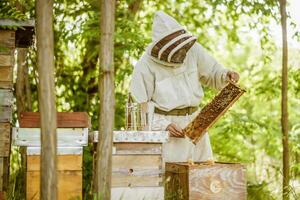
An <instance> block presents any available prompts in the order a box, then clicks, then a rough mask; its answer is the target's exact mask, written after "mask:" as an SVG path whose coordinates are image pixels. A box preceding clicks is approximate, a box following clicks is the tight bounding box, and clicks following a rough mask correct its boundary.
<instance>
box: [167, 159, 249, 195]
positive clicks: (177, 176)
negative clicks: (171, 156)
mask: <svg viewBox="0 0 300 200" xmlns="http://www.w3.org/2000/svg"><path fill="white" fill-rule="evenodd" d="M246 198H247V184H246V168H245V166H244V165H242V164H238V163H222V162H216V163H214V164H212V163H194V164H193V165H191V164H189V163H166V172H165V199H166V200H229V199H230V200H246Z"/></svg>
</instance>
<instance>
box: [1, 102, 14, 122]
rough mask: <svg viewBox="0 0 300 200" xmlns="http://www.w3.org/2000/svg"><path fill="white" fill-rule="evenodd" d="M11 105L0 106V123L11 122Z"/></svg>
mask: <svg viewBox="0 0 300 200" xmlns="http://www.w3.org/2000/svg"><path fill="white" fill-rule="evenodd" d="M12 113H13V110H12V107H9V106H0V123H1V122H11V120H12Z"/></svg>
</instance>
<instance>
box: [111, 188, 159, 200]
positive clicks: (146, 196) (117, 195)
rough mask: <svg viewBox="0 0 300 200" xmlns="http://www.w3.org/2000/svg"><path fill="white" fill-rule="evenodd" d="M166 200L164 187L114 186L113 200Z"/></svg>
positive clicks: (112, 189)
mask: <svg viewBox="0 0 300 200" xmlns="http://www.w3.org/2000/svg"><path fill="white" fill-rule="evenodd" d="M120 199H122V200H164V187H113V188H111V200H120Z"/></svg>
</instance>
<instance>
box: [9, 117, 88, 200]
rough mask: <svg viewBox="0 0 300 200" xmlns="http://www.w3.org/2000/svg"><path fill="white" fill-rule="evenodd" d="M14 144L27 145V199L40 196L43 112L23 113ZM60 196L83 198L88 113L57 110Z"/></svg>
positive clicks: (61, 197)
mask: <svg viewBox="0 0 300 200" xmlns="http://www.w3.org/2000/svg"><path fill="white" fill-rule="evenodd" d="M20 127H21V128H14V129H13V139H14V144H15V145H17V146H25V147H27V171H26V199H28V200H29V199H30V200H38V199H40V194H39V191H40V150H41V144H40V134H41V132H40V128H39V127H40V115H39V113H31V112H29V113H22V114H21V120H20ZM57 127H58V128H57V179H58V186H57V188H58V199H59V200H65V199H82V153H83V146H86V145H87V144H88V128H89V127H90V119H89V117H88V115H87V113H83V112H77V113H57Z"/></svg>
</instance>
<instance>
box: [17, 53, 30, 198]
mask: <svg viewBox="0 0 300 200" xmlns="http://www.w3.org/2000/svg"><path fill="white" fill-rule="evenodd" d="M17 52H18V54H17V79H16V101H17V116H18V120H19V121H20V119H21V116H20V113H22V112H24V111H28V106H27V105H26V104H27V103H29V102H26V99H27V97H26V76H28V73H27V72H26V71H27V70H28V69H27V63H26V54H27V49H25V48H18V49H17ZM27 79H28V77H27ZM30 104H31V102H30ZM19 148H20V154H21V170H20V172H21V174H22V175H21V176H22V178H21V184H20V186H21V188H19V191H20V192H21V194H25V193H26V181H25V180H26V147H19Z"/></svg>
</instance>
